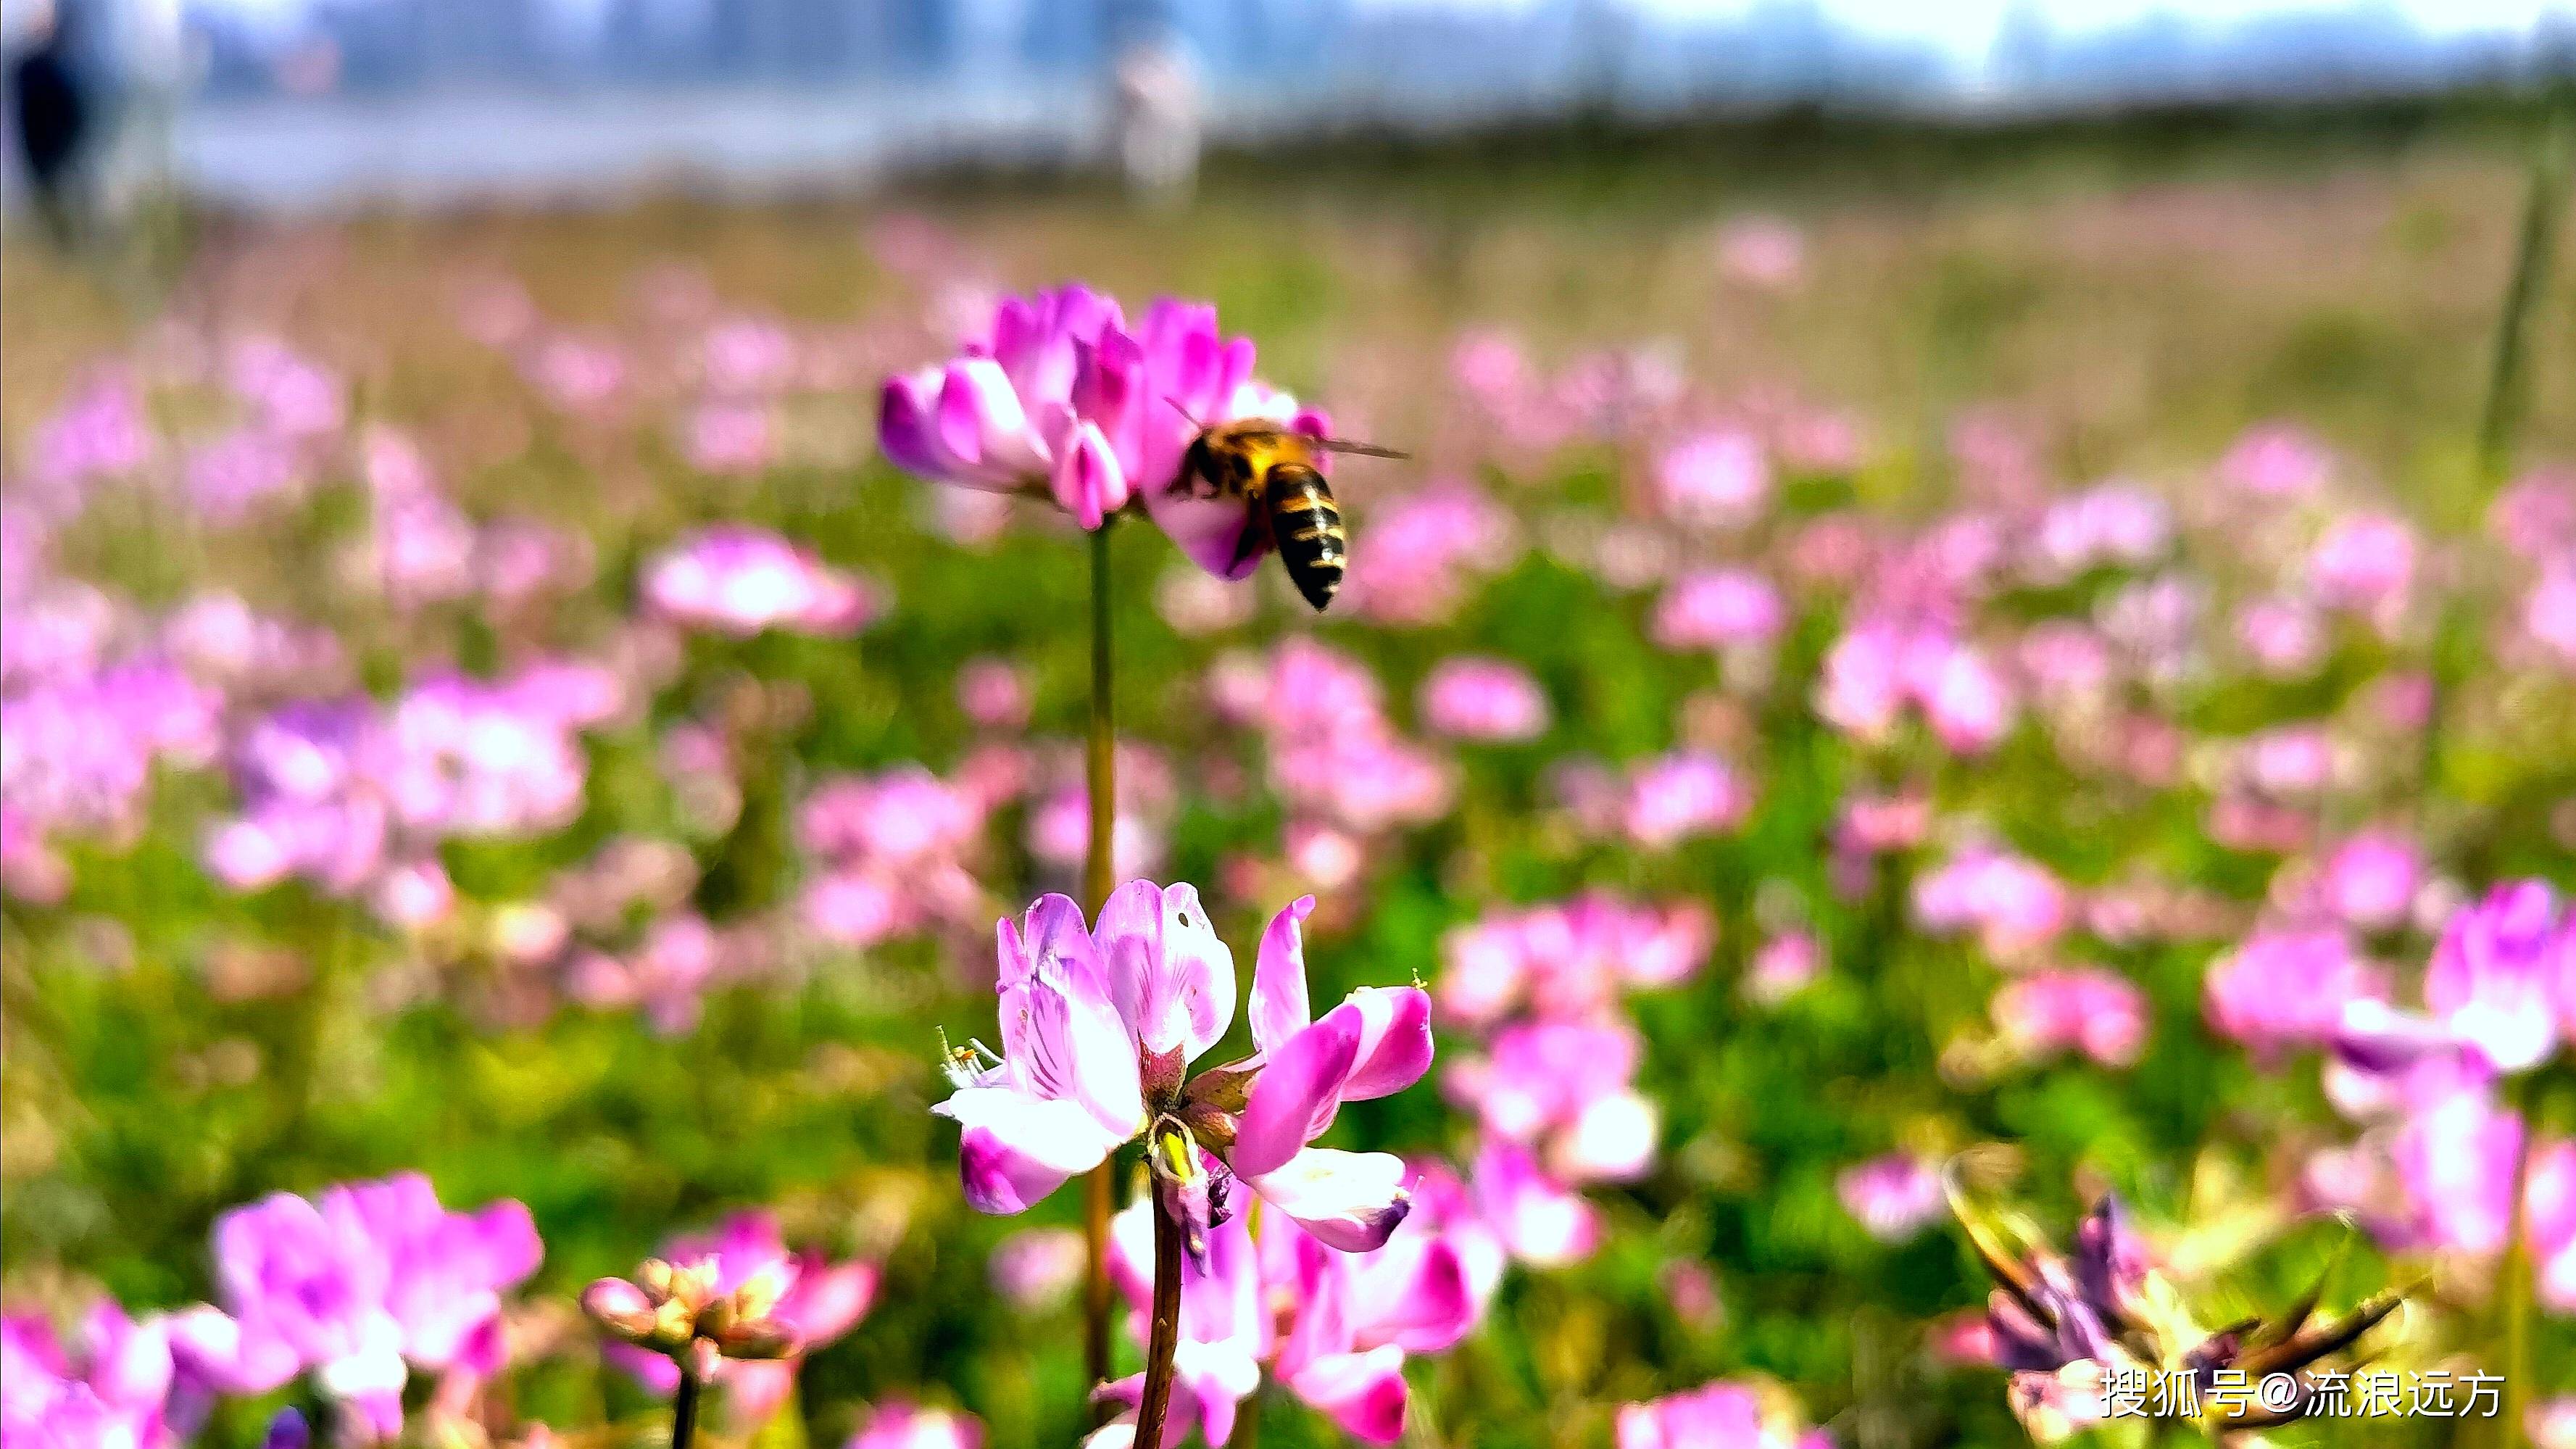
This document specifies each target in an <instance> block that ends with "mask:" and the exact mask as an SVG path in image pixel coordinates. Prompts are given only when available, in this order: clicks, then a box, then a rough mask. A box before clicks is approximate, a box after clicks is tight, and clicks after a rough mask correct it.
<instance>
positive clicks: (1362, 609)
mask: <svg viewBox="0 0 2576 1449" xmlns="http://www.w3.org/2000/svg"><path fill="white" fill-rule="evenodd" d="M1362 537H1363V540H1364V542H1365V543H1366V544H1367V547H1365V548H1361V549H1358V550H1356V551H1355V552H1354V553H1353V555H1352V557H1351V561H1350V574H1349V577H1347V578H1345V579H1344V580H1343V581H1342V593H1343V597H1344V598H1345V599H1346V600H1348V602H1349V604H1350V606H1351V608H1352V609H1353V610H1355V611H1356V612H1357V613H1358V614H1359V615H1360V616H1361V617H1362V618H1365V619H1369V620H1371V621H1373V622H1376V623H1381V624H1398V625H1420V624H1432V623H1437V622H1439V621H1440V620H1442V619H1445V618H1447V617H1449V616H1450V615H1451V614H1453V613H1455V612H1456V611H1457V608H1458V605H1459V604H1460V603H1461V602H1463V601H1464V600H1465V598H1466V597H1467V593H1468V590H1469V587H1470V586H1471V585H1472V584H1473V583H1474V581H1475V580H1476V579H1478V578H1480V577H1482V576H1484V575H1486V574H1490V573H1495V572H1498V571H1500V570H1502V569H1506V568H1509V567H1510V566H1511V564H1512V561H1513V560H1514V559H1516V558H1518V557H1519V556H1520V541H1519V538H1518V536H1517V531H1516V529H1515V526H1514V522H1513V519H1512V515H1511V513H1510V512H1509V511H1508V510H1506V509H1504V508H1502V507H1501V506H1499V505H1498V504H1496V503H1495V502H1494V500H1493V499H1491V498H1489V497H1487V496H1486V495H1485V493H1484V492H1483V491H1482V490H1481V489H1479V488H1477V487H1476V486H1475V485H1474V484H1472V483H1469V482H1466V481H1465V480H1463V479H1449V480H1442V481H1437V482H1433V483H1431V484H1429V485H1427V486H1425V487H1422V488H1418V489H1415V490H1414V491H1412V492H1410V493H1407V494H1404V495H1402V496H1400V497H1397V498H1393V499H1390V500H1387V501H1385V502H1383V503H1380V504H1378V505H1376V506H1375V507H1373V508H1372V509H1371V510H1370V512H1369V515H1368V519H1367V526H1366V529H1365V531H1364V533H1363V535H1362Z"/></svg>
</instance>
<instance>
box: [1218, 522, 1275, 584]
mask: <svg viewBox="0 0 2576 1449" xmlns="http://www.w3.org/2000/svg"><path fill="white" fill-rule="evenodd" d="M1269 543H1270V520H1269V518H1268V517H1267V516H1265V515H1264V514H1263V513H1262V512H1261V510H1260V509H1257V508H1247V509H1245V510H1244V512H1243V533H1242V534H1241V535H1240V536H1239V537H1237V538H1236V539H1235V541H1234V562H1232V563H1231V564H1228V565H1227V566H1226V572H1228V573H1232V572H1234V571H1235V570H1237V569H1240V568H1242V567H1243V566H1244V564H1245V563H1247V562H1249V561H1250V560H1252V559H1254V558H1256V557H1258V556H1259V555H1260V553H1261V550H1262V549H1263V548H1265V547H1267V546H1268V545H1269Z"/></svg>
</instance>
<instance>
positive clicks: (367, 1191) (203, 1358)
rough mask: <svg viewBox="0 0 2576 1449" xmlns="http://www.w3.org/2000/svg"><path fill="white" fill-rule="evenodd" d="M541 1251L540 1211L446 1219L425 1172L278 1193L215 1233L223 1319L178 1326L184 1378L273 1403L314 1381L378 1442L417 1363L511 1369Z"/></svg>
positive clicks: (191, 1317) (210, 1312)
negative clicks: (513, 1316) (514, 1313)
mask: <svg viewBox="0 0 2576 1449" xmlns="http://www.w3.org/2000/svg"><path fill="white" fill-rule="evenodd" d="M542 1252H543V1249H542V1246H541V1245H540V1244H539V1242H538V1241H537V1235H536V1229H535V1228H534V1226H533V1225H532V1224H531V1223H530V1221H529V1218H528V1211H527V1209H526V1208H524V1207H522V1206H520V1205H519V1204H518V1203H515V1202H508V1201H504V1202H498V1203H494V1204H492V1205H491V1206H489V1207H487V1208H484V1209H483V1210H482V1211H480V1212H476V1213H452V1212H449V1211H447V1210H446V1209H444V1208H442V1207H440V1206H439V1203H438V1197H437V1194H436V1193H435V1192H434V1191H433V1190H432V1189H431V1187H430V1185H429V1180H428V1179H427V1178H424V1177H422V1176H420V1175H418V1174H416V1173H409V1174H404V1175H402V1176H399V1177H390V1178H386V1179H384V1180H382V1181H379V1182H363V1183H355V1184H350V1185H346V1186H341V1187H334V1188H330V1189H327V1190H326V1191H324V1192H323V1193H322V1194H321V1195H320V1196H318V1197H315V1198H311V1199H307V1198H301V1197H295V1196H292V1195H290V1194H287V1193H275V1194H272V1195H270V1196H268V1197H266V1198H263V1199H261V1200H260V1201H258V1202H256V1203H253V1204H251V1205H250V1206H248V1207H241V1208H235V1209H233V1210H232V1211H230V1212H228V1213H225V1214H224V1215H223V1216H221V1217H219V1218H217V1219H216V1220H215V1228H214V1255H215V1270H216V1274H215V1275H216V1280H217V1282H218V1284H219V1285H220V1286H221V1288H222V1293H223V1300H224V1310H223V1311H219V1310H216V1309H212V1308H199V1309H193V1310H190V1311H189V1312H188V1313H186V1314H183V1315H181V1316H180V1317H179V1318H178V1319H175V1320H173V1322H172V1325H171V1339H172V1347H173V1352H174V1355H175V1356H176V1358H177V1360H178V1362H179V1364H180V1366H181V1368H182V1369H183V1371H185V1372H187V1373H189V1374H191V1375H193V1376H194V1377H195V1378H197V1379H198V1380H199V1381H201V1382H205V1383H208V1384H211V1385H213V1386H215V1387H217V1388H219V1389H220V1390H222V1391H223V1392H226V1393H238V1394H258V1393H266V1392H268V1391H269V1390H271V1389H274V1388H276V1387H277V1386H278V1385H280V1384H282V1383H284V1382H286V1381H287V1380H288V1379H290V1378H292V1377H294V1376H295V1375H296V1374H297V1373H299V1372H302V1371H304V1370H307V1369H310V1370H312V1371H314V1372H315V1374H316V1375H317V1377H318V1379H319V1381H320V1383H321V1385H322V1387H323V1388H324V1390H325V1391H326V1392H328V1393H329V1394H330V1395H331V1396H332V1397H334V1398H337V1399H340V1400H342V1401H344V1402H345V1403H347V1404H349V1405H350V1406H351V1407H352V1408H353V1409H355V1410H356V1411H357V1412H358V1413H359V1414H361V1415H362V1416H363V1421H364V1422H365V1423H367V1424H369V1425H371V1426H372V1429H373V1432H374V1434H375V1435H376V1436H378V1437H391V1436H392V1435H393V1434H394V1433H396V1432H398V1431H399V1430H400V1428H401V1425H402V1397H401V1395H402V1386H403V1382H404V1380H405V1378H406V1377H407V1372H406V1367H405V1365H406V1363H408V1364H410V1365H412V1366H416V1367H419V1368H424V1369H429V1370H432V1371H443V1370H447V1369H451V1368H454V1369H461V1370H464V1371H467V1372H473V1373H490V1372H492V1371H494V1370H496V1369H498V1368H499V1367H500V1364H501V1361H502V1356H503V1345H502V1343H501V1336H500V1332H499V1328H500V1322H499V1315H500V1309H501V1300H500V1295H501V1294H502V1293H503V1292H505V1291H507V1290H508V1289H510V1288H512V1287H515V1286H516V1285H517V1284H519V1283H520V1282H522V1281H523V1280H525V1279H526V1278H527V1277H528V1275H529V1274H531V1273H533V1272H535V1271H536V1266H537V1260H538V1258H539V1256H540V1255H541V1253H542Z"/></svg>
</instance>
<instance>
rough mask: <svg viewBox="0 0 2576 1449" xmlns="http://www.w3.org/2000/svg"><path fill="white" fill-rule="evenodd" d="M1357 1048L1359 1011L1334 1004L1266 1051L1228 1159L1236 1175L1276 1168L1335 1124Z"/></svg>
mask: <svg viewBox="0 0 2576 1449" xmlns="http://www.w3.org/2000/svg"><path fill="white" fill-rule="evenodd" d="M1359 1046H1360V1019H1359V1013H1357V1012H1354V1011H1344V1010H1342V1009H1340V1008H1338V1007H1336V1008H1335V1009H1334V1010H1333V1011H1332V1012H1331V1013H1330V1014H1328V1015H1327V1016H1326V1017H1325V1018H1324V1019H1323V1020H1322V1021H1319V1022H1316V1023H1315V1024H1314V1025H1313V1026H1310V1027H1307V1028H1306V1029H1305V1030H1304V1031H1301V1032H1299V1033H1297V1034H1296V1035H1295V1036H1292V1037H1290V1038H1289V1039H1288V1041H1287V1043H1286V1044H1285V1045H1283V1046H1281V1047H1280V1048H1279V1050H1277V1051H1275V1052H1273V1053H1271V1054H1270V1058H1269V1061H1268V1062H1267V1063H1265V1064H1264V1065H1263V1067H1262V1068H1261V1074H1260V1075H1259V1076H1257V1077H1255V1078H1253V1079H1252V1092H1251V1095H1250V1097H1249V1099H1248V1100H1247V1101H1245V1103H1244V1106H1243V1115H1242V1117H1241V1118H1240V1119H1239V1121H1238V1123H1237V1126H1236V1128H1235V1135H1234V1150H1233V1152H1231V1153H1230V1154H1228V1157H1227V1160H1228V1161H1229V1162H1230V1163H1231V1164H1232V1165H1233V1167H1234V1170H1235V1172H1236V1174H1237V1175H1239V1176H1242V1177H1247V1178H1248V1177H1258V1176H1260V1175H1261V1174H1262V1173H1265V1172H1268V1171H1270V1170H1271V1169H1273V1168H1276V1167H1278V1166H1280V1165H1281V1164H1283V1163H1285V1162H1286V1161H1288V1159H1289V1158H1291V1157H1294V1156H1296V1155H1297V1152H1298V1149H1300V1148H1302V1147H1304V1146H1305V1145H1306V1144H1307V1143H1309V1142H1312V1141H1314V1140H1315V1139H1316V1138H1317V1137H1320V1136H1322V1135H1323V1132H1324V1129H1325V1128H1327V1127H1330V1126H1332V1125H1333V1113H1334V1112H1335V1111H1336V1110H1338V1109H1339V1108H1340V1106H1341V1102H1342V1083H1343V1082H1344V1081H1346V1080H1348V1079H1349V1077H1350V1074H1351V1065H1352V1063H1353V1062H1355V1061H1356V1060H1357V1059H1358V1055H1359Z"/></svg>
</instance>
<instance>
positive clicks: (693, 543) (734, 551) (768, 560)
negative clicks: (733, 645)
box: [643, 524, 882, 638]
mask: <svg viewBox="0 0 2576 1449" xmlns="http://www.w3.org/2000/svg"><path fill="white" fill-rule="evenodd" d="M643 589H644V598H645V601H646V602H647V603H649V604H650V605H652V607H653V608H654V609H655V610H656V611H657V612H659V613H661V614H662V615H663V616H664V617H666V618H669V619H672V620H674V621H676V622H678V623H681V624H685V625H688V626H690V627H693V628H701V629H716V630H721V631H723V632H725V633H728V634H732V635H735V636H736V637H742V638H748V637H749V636H751V635H754V634H757V633H759V632H761V631H762V630H764V629H789V630H793V631H795V632H798V633H805V634H821V635H839V634H850V633H854V632H856V631H857V630H859V629H861V628H863V627H865V626H866V624H867V622H868V621H869V619H870V618H872V617H873V616H874V615H875V614H876V613H877V612H878V611H879V609H880V608H881V607H882V605H881V604H880V602H879V601H878V600H877V599H876V597H875V596H874V595H873V593H872V591H871V590H870V589H868V588H867V587H866V586H865V585H863V584H861V583H860V582H859V581H857V580H856V579H854V578H852V577H851V576H850V575H848V574H845V573H842V572H840V571H839V570H837V569H833V568H829V567H827V566H825V565H824V564H823V563H822V561H821V560H819V559H817V558H816V557H814V555H813V554H812V553H811V552H810V551H808V550H806V549H803V548H799V547H797V546H796V545H794V544H791V543H789V542H788V541H787V540H785V539H783V538H780V537H779V536H778V535H776V534H774V533H769V532H765V531H763V530H761V529H756V528H750V527H747V526H744V525H740V524H726V525H720V526H718V527H714V528H707V529H701V530H700V531H698V532H696V533H693V534H691V535H689V536H688V537H686V538H684V539H682V540H680V541H679V542H678V543H676V544H674V545H672V546H671V547H670V548H668V549H666V550H664V551H663V552H662V553H661V554H660V555H658V556H657V557H656V558H655V559H654V560H653V561H652V562H651V563H650V564H648V565H646V566H645V571H644V582H643Z"/></svg>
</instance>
